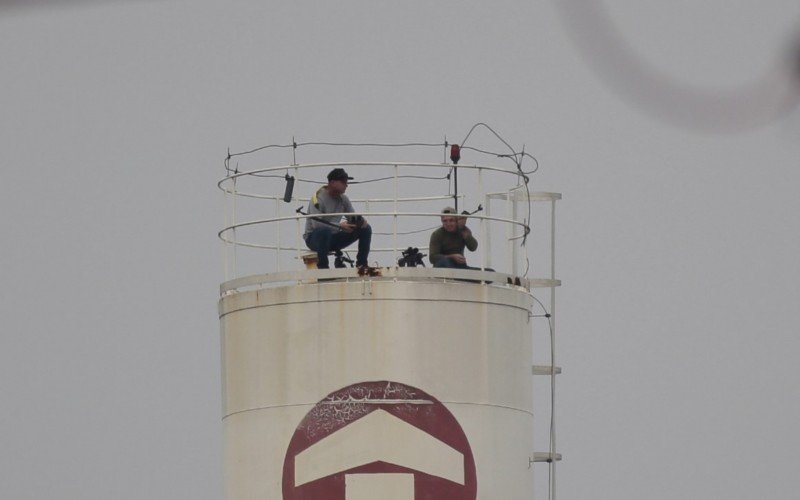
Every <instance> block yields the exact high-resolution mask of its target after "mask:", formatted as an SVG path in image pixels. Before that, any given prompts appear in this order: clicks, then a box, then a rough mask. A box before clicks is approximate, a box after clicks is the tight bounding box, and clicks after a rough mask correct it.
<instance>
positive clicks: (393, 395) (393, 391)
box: [283, 381, 477, 500]
mask: <svg viewBox="0 0 800 500" xmlns="http://www.w3.org/2000/svg"><path fill="white" fill-rule="evenodd" d="M368 474H376V475H378V476H380V477H381V478H382V480H380V481H378V480H374V481H368V480H367V479H364V478H354V477H353V476H362V475H368ZM393 475H401V476H409V478H406V479H411V483H410V484H411V485H412V490H411V492H412V493H413V496H412V497H411V498H413V499H417V500H421V499H431V500H433V499H441V498H448V499H452V500H475V495H476V491H477V488H476V480H477V478H476V475H475V460H474V458H473V456H472V450H471V449H470V446H469V442H468V440H467V438H466V436H465V435H464V431H463V430H462V429H461V426H460V425H459V424H458V421H456V419H455V417H454V416H453V415H452V414H451V413H450V412H449V411H448V410H447V408H445V406H444V405H443V404H442V403H441V402H439V401H438V400H436V399H435V398H433V397H432V396H430V395H428V394H426V393H425V392H423V391H421V390H419V389H416V388H413V387H409V386H406V385H404V384H400V383H397V382H389V381H379V382H362V383H358V384H354V385H351V386H349V387H346V388H344V389H342V390H339V391H336V392H334V393H332V394H330V395H328V396H327V397H326V398H325V399H323V400H322V401H320V402H319V403H318V404H317V405H315V406H314V407H313V408H312V409H311V411H309V412H308V414H306V416H305V418H303V420H302V421H301V422H300V425H298V427H297V430H296V431H295V433H294V435H293V436H292V440H291V441H290V443H289V447H288V449H287V452H286V458H285V460H284V466H283V498H284V500H312V499H316V500H328V499H331V500H340V499H347V500H352V499H353V498H356V496H361V495H362V494H365V493H366V491H375V489H380V490H381V493H382V496H383V497H386V496H387V494H389V493H397V494H400V495H402V494H403V493H404V492H406V491H407V488H408V484H409V483H408V481H406V480H401V481H399V482H398V481H396V478H394V477H392V476H393ZM348 484H350V485H353V484H358V485H359V486H358V487H355V488H358V491H359V493H354V492H353V491H352V489H354V488H348ZM361 492H364V493H361ZM388 498H393V497H392V496H391V495H389V496H388Z"/></svg>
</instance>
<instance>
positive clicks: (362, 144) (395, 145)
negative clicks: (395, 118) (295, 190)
mask: <svg viewBox="0 0 800 500" xmlns="http://www.w3.org/2000/svg"><path fill="white" fill-rule="evenodd" d="M297 146H347V147H350V146H354V147H380V148H386V147H388V148H400V147H409V146H420V147H436V148H440V147H442V146H443V144H442V143H437V144H432V143H426V142H405V143H380V142H375V143H372V142H298V143H297Z"/></svg>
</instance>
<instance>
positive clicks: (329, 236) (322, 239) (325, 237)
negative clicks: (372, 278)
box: [306, 226, 372, 269]
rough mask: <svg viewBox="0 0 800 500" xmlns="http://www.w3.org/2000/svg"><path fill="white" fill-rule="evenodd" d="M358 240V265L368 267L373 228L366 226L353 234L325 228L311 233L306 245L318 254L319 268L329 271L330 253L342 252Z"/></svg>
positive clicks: (319, 228) (357, 229)
mask: <svg viewBox="0 0 800 500" xmlns="http://www.w3.org/2000/svg"><path fill="white" fill-rule="evenodd" d="M356 240H358V254H357V255H356V265H357V266H366V265H367V257H369V246H370V243H371V242H372V227H371V226H364V227H359V228H356V229H355V230H354V231H353V232H352V233H346V232H344V231H337V230H336V229H335V228H333V227H328V226H323V227H318V228H316V229H315V230H313V231H311V234H309V235H308V238H306V245H307V246H308V248H310V249H311V250H314V251H315V252H317V259H318V262H317V268H318V269H328V268H329V266H330V265H329V263H328V253H330V252H333V251H336V250H341V249H342V248H344V247H346V246H349V245H350V244H352V243H353V242H354V241H356Z"/></svg>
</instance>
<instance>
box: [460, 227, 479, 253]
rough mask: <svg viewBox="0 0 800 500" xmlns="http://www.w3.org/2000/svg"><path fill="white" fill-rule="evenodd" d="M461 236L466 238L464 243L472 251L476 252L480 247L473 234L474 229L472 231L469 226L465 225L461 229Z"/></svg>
mask: <svg viewBox="0 0 800 500" xmlns="http://www.w3.org/2000/svg"><path fill="white" fill-rule="evenodd" d="M461 236H462V237H463V238H464V244H465V245H467V249H468V250H469V251H470V252H474V251H475V250H477V249H478V240H476V239H475V237H474V236H472V231H470V230H469V228H468V227H466V226H465V227H463V228H462V229H461Z"/></svg>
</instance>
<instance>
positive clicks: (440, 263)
mask: <svg viewBox="0 0 800 500" xmlns="http://www.w3.org/2000/svg"><path fill="white" fill-rule="evenodd" d="M433 267H450V268H453V269H475V270H478V271H480V270H481V268H480V267H471V266H468V265H466V264H459V263H458V262H456V261H454V260H452V259H448V258H447V257H445V256H444V255H440V256H439V257H436V260H434V261H433ZM485 270H486V271H492V272H494V269H490V268H488V267H487V268H486V269H485Z"/></svg>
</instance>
